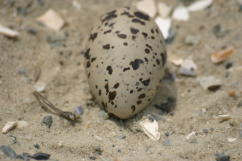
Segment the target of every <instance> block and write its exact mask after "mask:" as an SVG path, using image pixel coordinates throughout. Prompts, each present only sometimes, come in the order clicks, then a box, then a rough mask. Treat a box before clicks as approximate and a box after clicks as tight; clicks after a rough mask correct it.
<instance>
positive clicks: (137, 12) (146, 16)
mask: <svg viewBox="0 0 242 161" xmlns="http://www.w3.org/2000/svg"><path fill="white" fill-rule="evenodd" d="M134 15H135V16H136V17H138V18H141V19H143V20H145V21H148V20H150V17H149V16H148V15H146V14H144V13H142V12H140V11H136V12H134Z"/></svg>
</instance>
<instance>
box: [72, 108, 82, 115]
mask: <svg viewBox="0 0 242 161" xmlns="http://www.w3.org/2000/svg"><path fill="white" fill-rule="evenodd" d="M74 113H75V114H77V115H83V114H84V109H83V108H82V107H81V106H77V107H75V111H74Z"/></svg>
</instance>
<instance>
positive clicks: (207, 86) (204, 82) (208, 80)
mask: <svg viewBox="0 0 242 161" xmlns="http://www.w3.org/2000/svg"><path fill="white" fill-rule="evenodd" d="M198 81H199V83H200V85H201V86H202V88H203V89H204V90H211V91H215V90H217V89H219V88H220V86H221V81H220V80H219V79H217V78H215V77H213V76H208V77H199V78H198Z"/></svg>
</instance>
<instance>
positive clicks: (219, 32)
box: [213, 24, 229, 38]
mask: <svg viewBox="0 0 242 161" xmlns="http://www.w3.org/2000/svg"><path fill="white" fill-rule="evenodd" d="M228 32H229V30H226V29H225V28H223V27H222V26H221V25H220V24H217V25H215V26H214V27H213V33H214V35H215V36H216V38H223V37H224V36H225V35H226V34H227V33H228Z"/></svg>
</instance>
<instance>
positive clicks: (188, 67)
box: [179, 59, 197, 77]
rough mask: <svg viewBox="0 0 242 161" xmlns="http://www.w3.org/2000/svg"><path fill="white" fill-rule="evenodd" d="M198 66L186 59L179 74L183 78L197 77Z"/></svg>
mask: <svg viewBox="0 0 242 161" xmlns="http://www.w3.org/2000/svg"><path fill="white" fill-rule="evenodd" d="M196 69H197V65H196V64H195V63H194V62H193V61H192V60H190V59H186V60H184V61H183V63H182V65H181V67H180V69H179V74H181V75H183V76H189V77H195V76H196V75H197V74H196Z"/></svg>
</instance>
